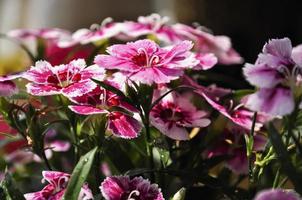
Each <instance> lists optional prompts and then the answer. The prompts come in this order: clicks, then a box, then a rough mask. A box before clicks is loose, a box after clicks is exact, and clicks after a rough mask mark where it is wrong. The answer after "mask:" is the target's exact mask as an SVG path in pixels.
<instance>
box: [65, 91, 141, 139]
mask: <svg viewBox="0 0 302 200" xmlns="http://www.w3.org/2000/svg"><path fill="white" fill-rule="evenodd" d="M71 100H72V101H73V102H75V103H76V104H78V105H71V106H69V108H70V109H71V110H72V111H73V112H75V113H78V114H81V115H92V114H106V115H107V117H108V128H109V129H110V130H111V131H112V133H113V134H114V135H115V136H117V137H121V138H126V139H130V138H135V137H137V136H138V134H139V132H140V130H141V124H140V123H139V122H138V121H137V120H136V119H134V118H133V117H132V116H130V115H128V114H126V113H123V112H120V111H112V110H111V109H112V108H113V107H123V108H124V109H127V110H130V111H134V110H135V109H134V108H132V107H131V106H130V105H128V104H127V103H125V102H123V101H121V99H120V98H119V97H118V96H117V95H115V94H113V93H111V92H109V91H107V90H105V89H102V88H100V87H96V88H95V89H94V90H92V91H91V92H89V93H86V94H84V95H82V96H79V97H74V98H71Z"/></svg>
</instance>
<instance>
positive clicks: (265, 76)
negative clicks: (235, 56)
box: [243, 63, 283, 88]
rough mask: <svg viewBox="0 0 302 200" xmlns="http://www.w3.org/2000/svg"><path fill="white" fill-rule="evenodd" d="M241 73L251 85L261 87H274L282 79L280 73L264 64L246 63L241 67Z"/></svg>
mask: <svg viewBox="0 0 302 200" xmlns="http://www.w3.org/2000/svg"><path fill="white" fill-rule="evenodd" d="M243 73H244V76H245V77H246V79H247V80H248V81H249V82H250V83H251V84H252V85H255V86H258V87H261V88H272V87H275V86H276V85H277V84H279V83H281V82H282V80H283V77H282V74H280V73H279V72H278V71H277V70H276V69H274V68H271V67H269V66H267V65H266V64H258V65H251V64H248V63H247V64H246V65H245V67H244V68H243Z"/></svg>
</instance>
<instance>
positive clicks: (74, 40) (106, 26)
mask: <svg viewBox="0 0 302 200" xmlns="http://www.w3.org/2000/svg"><path fill="white" fill-rule="evenodd" d="M122 29H123V26H122V24H121V23H115V22H112V19H111V18H106V19H105V20H104V21H103V22H102V24H101V25H96V24H93V25H92V26H91V28H90V29H79V30H77V31H76V32H75V33H73V34H72V36H71V38H68V39H67V40H65V41H64V40H62V41H60V43H59V46H60V47H69V46H73V45H75V44H78V43H80V44H88V43H92V42H98V41H102V40H106V39H110V38H112V37H115V36H118V35H119V34H121V31H122Z"/></svg>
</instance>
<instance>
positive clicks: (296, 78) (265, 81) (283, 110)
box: [243, 38, 302, 116]
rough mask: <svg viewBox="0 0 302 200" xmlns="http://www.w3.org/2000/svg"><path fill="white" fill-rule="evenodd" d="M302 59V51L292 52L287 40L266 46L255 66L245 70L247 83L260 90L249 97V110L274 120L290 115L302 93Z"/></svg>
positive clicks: (296, 49)
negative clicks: (296, 98) (301, 91)
mask: <svg viewBox="0 0 302 200" xmlns="http://www.w3.org/2000/svg"><path fill="white" fill-rule="evenodd" d="M301 55H302V49H301V47H299V46H298V47H296V48H292V44H291V41H290V40H289V39H288V38H283V39H274V40H270V41H269V42H268V43H267V44H265V45H264V47H263V52H262V53H260V54H259V55H258V59H257V60H256V63H255V64H254V65H252V64H248V63H247V64H246V65H245V67H244V69H243V73H244V75H245V77H246V79H247V80H248V81H249V82H250V83H251V84H252V85H254V86H256V87H258V88H259V90H258V91H257V92H256V93H254V94H252V95H250V96H249V97H248V99H247V100H246V102H245V103H246V106H247V107H249V108H250V109H252V110H254V111H262V112H266V113H268V114H271V115H273V116H284V115H287V114H290V113H291V112H292V111H293V109H294V104H295V102H294V96H295V94H296V93H297V94H300V90H301V67H302V65H301V64H302V63H301V62H300V61H301V58H302V56H301ZM280 105H282V106H280Z"/></svg>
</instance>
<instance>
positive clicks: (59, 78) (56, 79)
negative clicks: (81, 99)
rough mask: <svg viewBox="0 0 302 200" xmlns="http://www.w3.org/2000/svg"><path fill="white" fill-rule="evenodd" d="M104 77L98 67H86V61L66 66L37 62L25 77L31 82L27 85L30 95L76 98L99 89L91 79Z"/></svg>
mask: <svg viewBox="0 0 302 200" xmlns="http://www.w3.org/2000/svg"><path fill="white" fill-rule="evenodd" d="M102 76H103V70H102V69H101V68H99V67H98V66H97V65H92V66H89V67H86V63H85V61H84V60H82V59H79V60H74V61H71V62H70V63H69V64H66V65H57V66H52V65H51V64H50V63H48V62H46V61H38V62H36V66H34V67H31V68H30V69H29V70H28V71H27V72H26V73H25V75H24V78H26V79H28V80H29V81H31V83H28V84H27V85H26V87H27V91H28V93H30V94H32V95H36V96H48V95H54V94H63V95H65V96H67V97H76V96H80V95H82V94H84V93H87V92H90V91H92V90H93V89H95V88H96V87H97V84H96V83H94V82H93V81H91V78H99V77H102Z"/></svg>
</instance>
